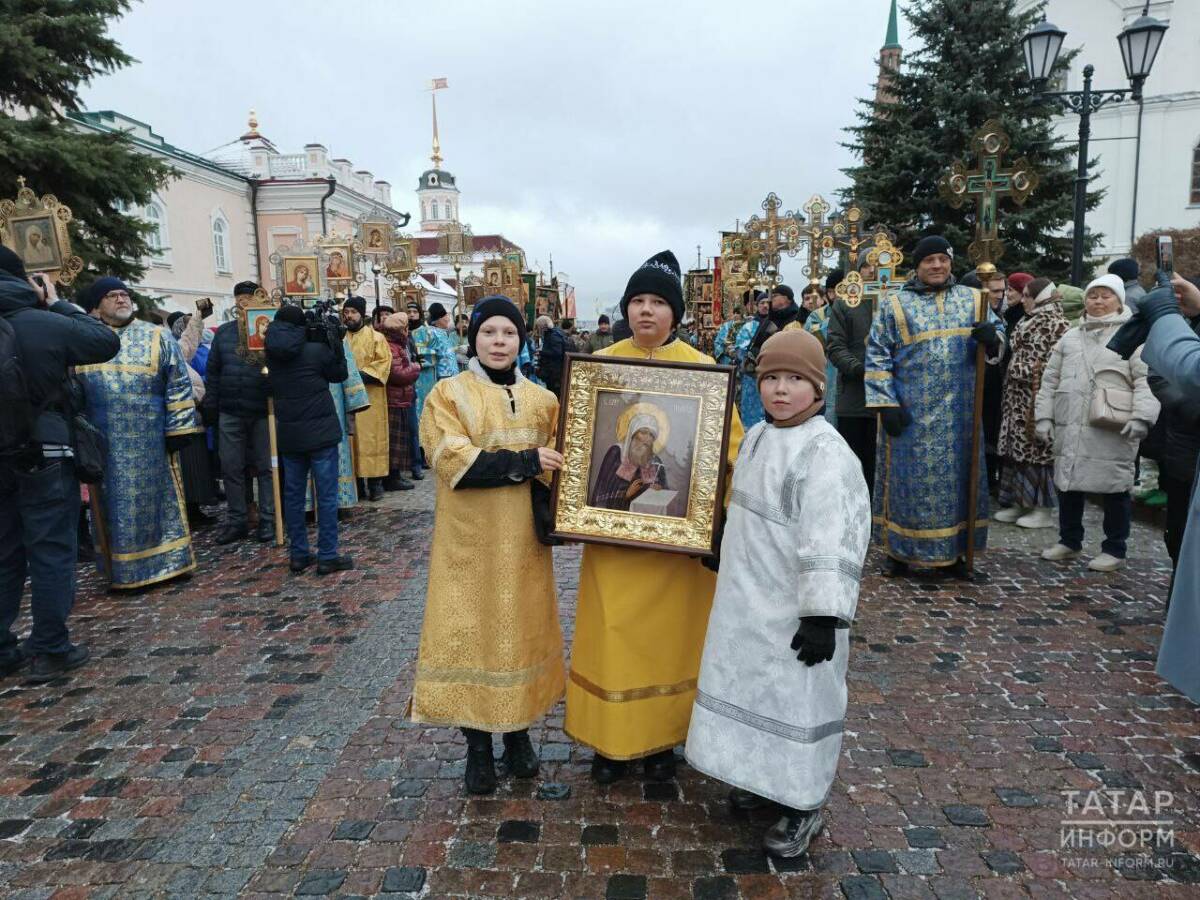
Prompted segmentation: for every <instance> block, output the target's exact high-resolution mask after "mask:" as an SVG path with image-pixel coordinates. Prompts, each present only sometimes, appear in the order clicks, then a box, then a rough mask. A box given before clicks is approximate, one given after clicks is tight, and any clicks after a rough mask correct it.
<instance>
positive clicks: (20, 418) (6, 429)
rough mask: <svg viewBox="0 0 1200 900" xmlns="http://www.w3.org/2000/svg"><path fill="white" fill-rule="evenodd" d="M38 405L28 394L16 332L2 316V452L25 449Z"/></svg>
mask: <svg viewBox="0 0 1200 900" xmlns="http://www.w3.org/2000/svg"><path fill="white" fill-rule="evenodd" d="M36 413H37V408H36V407H35V405H34V403H33V401H32V400H31V399H30V397H29V385H28V383H27V382H26V381H25V366H24V364H23V363H22V361H21V346H20V344H18V343H17V332H16V331H15V330H14V329H13V327H12V323H11V322H9V321H8V317H7V316H2V315H0V455H10V454H13V453H17V452H19V451H21V450H23V449H24V448H25V447H27V446H28V444H29V441H30V438H32V437H33V423H34V420H35V419H36Z"/></svg>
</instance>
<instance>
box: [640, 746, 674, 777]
mask: <svg viewBox="0 0 1200 900" xmlns="http://www.w3.org/2000/svg"><path fill="white" fill-rule="evenodd" d="M642 766H643V768H644V769H645V772H646V777H647V778H652V779H653V780H655V781H670V780H671V779H672V778H674V777H675V751H674V750H660V751H659V752H658V753H651V754H650V755H649V756H647V757H646V758H645V759H643V760H642Z"/></svg>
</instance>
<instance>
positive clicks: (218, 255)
mask: <svg viewBox="0 0 1200 900" xmlns="http://www.w3.org/2000/svg"><path fill="white" fill-rule="evenodd" d="M212 242H213V262H214V263H216V266H217V271H218V272H228V271H230V268H229V223H228V222H226V221H225V219H224V217H222V216H216V217H214V218H213V222H212Z"/></svg>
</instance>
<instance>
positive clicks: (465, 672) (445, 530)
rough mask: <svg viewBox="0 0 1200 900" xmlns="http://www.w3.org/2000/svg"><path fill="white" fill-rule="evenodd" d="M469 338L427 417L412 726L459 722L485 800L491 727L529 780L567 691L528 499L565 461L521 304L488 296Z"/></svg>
mask: <svg viewBox="0 0 1200 900" xmlns="http://www.w3.org/2000/svg"><path fill="white" fill-rule="evenodd" d="M467 340H468V348H469V350H468V352H469V354H470V357H471V359H470V363H469V366H468V368H467V371H465V372H462V373H460V374H458V375H455V376H454V377H453V378H447V379H444V380H442V381H439V382H438V383H437V384H436V385H435V386H434V388H433V390H431V391H430V392H429V396H428V398H427V399H426V400H425V408H424V409H423V410H422V412H421V445H422V446H423V447H424V448H425V449H426V451H427V452H428V453H429V458H430V464H431V467H432V469H433V472H434V475H435V476H436V478H437V484H436V486H437V499H436V505H435V513H434V529H433V548H432V551H431V554H430V561H429V588H428V593H427V595H426V598H425V621H424V623H423V625H422V627H421V643H420V647H419V649H418V652H417V673H416V683H415V684H414V686H413V699H412V719H413V721H414V722H427V723H430V724H434V725H457V726H459V727H460V728H462V730H463V733H464V735H465V736H466V738H467V768H466V773H465V778H466V785H467V790H468V791H469V792H471V793H473V794H488V793H491V792H492V791H493V790H495V787H496V770H495V764H494V761H493V754H492V732H495V731H500V732H503V733H504V757H503V761H504V763H505V765H506V767H507V769H508V771H509V772H510V773H511V774H513V775H516V776H517V777H519V778H532V777H533V776H534V775H536V774H537V771H538V758H537V754H536V752H535V751H534V749H533V744H532V743H531V741H530V740H529V730H528V729H529V726H530V725H531V724H532V723H533V722H535V721H537V720H538V719H540V718H541V717H542V716H544V715H545V714H546V712H547V711H548V710H549V709H550V708H551V707H553V706H554V704H556V703H557V702H558V701H559V698H561V697H562V693H563V679H564V675H563V644H562V631H561V630H560V628H559V624H558V610H557V598H556V594H555V590H554V569H553V561H552V558H551V554H550V548H549V547H547V546H545V545H543V544H541V543H540V542H539V541H538V537H537V534H536V532H535V528H534V513H533V498H532V497H531V496H530V492H531V491H532V490H533V485H532V484H531V483H530V482H531V480H533V479H539V480H540V481H541V482H542V483H543V484H544V483H545V482H547V481H548V480H549V473H551V472H553V471H556V470H557V469H559V468H560V467H561V466H562V456H561V454H559V453H558V452H557V451H555V450H554V449H552V447H551V446H550V445H551V444H553V443H554V434H555V431H556V428H557V424H558V400H557V399H556V398H555V396H554V395H553V394H551V393H550V392H549V391H547V390H546V389H545V388H542V387H538V386H537V385H535V384H533V383H532V382H531V381H529V380H528V379H527V378H525V376H524V375H522V374H521V372H520V370H519V369H518V368H517V366H516V360H517V354H518V353H519V352H520V348H521V345H522V343H524V341H525V322H524V320H523V319H522V317H521V313H520V311H519V310H518V309H517V307H516V306H515V305H514V304H513V303H512V301H511V300H509V299H508V298H507V297H500V296H493V297H488V298H486V299H484V300H482V301H480V302H479V304H478V305H477V306H476V307H475V310H474V312H473V313H472V316H471V322H470V326H469V329H468V331H467ZM546 498H547V499H548V494H547V495H546ZM484 542H486V544H487V552H486V553H483V552H481V545H482V544H483V543H484Z"/></svg>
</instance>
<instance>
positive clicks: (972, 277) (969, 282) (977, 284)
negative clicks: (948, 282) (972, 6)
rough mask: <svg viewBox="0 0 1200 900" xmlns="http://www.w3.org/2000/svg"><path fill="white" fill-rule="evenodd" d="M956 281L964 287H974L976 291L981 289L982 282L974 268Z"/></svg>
mask: <svg viewBox="0 0 1200 900" xmlns="http://www.w3.org/2000/svg"><path fill="white" fill-rule="evenodd" d="M958 283H959V284H961V285H963V286H964V287H969V288H975V290H977V291H981V290H983V282H982V281H980V280H979V273H978V272H976V271H975V270H974V269H972V270H971V271H970V272H968V273H967V274H966V275H964V276H963V277H962V278H960V279H958Z"/></svg>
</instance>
